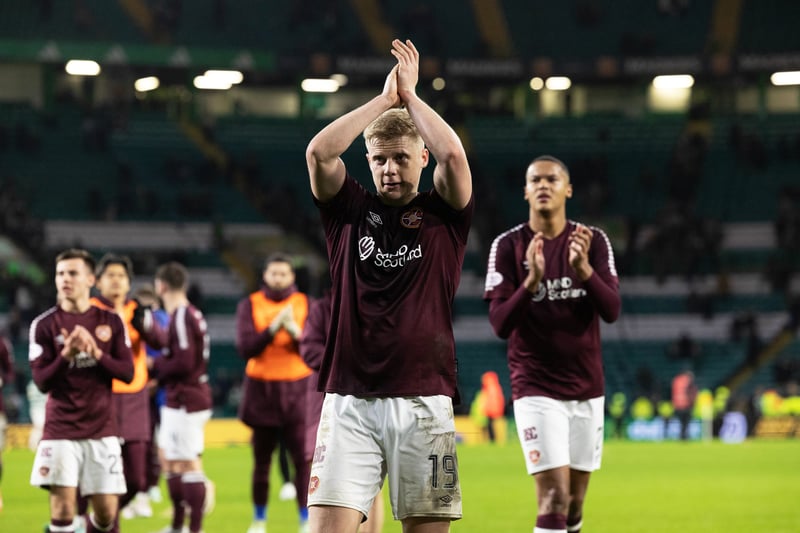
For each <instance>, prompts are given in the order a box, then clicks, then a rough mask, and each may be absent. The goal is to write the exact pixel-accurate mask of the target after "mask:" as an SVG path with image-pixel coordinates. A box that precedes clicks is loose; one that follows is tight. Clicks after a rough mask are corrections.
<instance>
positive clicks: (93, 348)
mask: <svg viewBox="0 0 800 533" xmlns="http://www.w3.org/2000/svg"><path fill="white" fill-rule="evenodd" d="M61 335H62V336H63V337H64V347H63V348H62V349H61V355H62V356H64V357H66V358H67V359H70V360H72V359H74V358H75V356H76V355H78V354H79V353H81V352H84V353H87V354H89V355H91V356H92V357H94V358H95V359H100V357H102V355H103V352H102V351H101V350H100V349H99V348H98V346H97V342H96V341H95V340H94V337H92V334H91V333H89V331H88V330H87V329H86V328H85V327H83V326H81V325H77V326H75V329H73V330H72V331H71V332H68V331H67V330H66V329H64V328H61Z"/></svg>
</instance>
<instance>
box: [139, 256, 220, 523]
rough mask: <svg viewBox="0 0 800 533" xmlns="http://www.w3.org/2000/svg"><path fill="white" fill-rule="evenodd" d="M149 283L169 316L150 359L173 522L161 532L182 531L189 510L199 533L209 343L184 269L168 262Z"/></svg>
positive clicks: (149, 321) (208, 404) (208, 407)
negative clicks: (162, 393)
mask: <svg viewBox="0 0 800 533" xmlns="http://www.w3.org/2000/svg"><path fill="white" fill-rule="evenodd" d="M154 285H155V290H156V294H157V295H158V296H159V297H160V298H161V301H162V302H163V304H164V309H165V310H166V311H167V312H168V313H169V315H170V320H169V329H168V332H167V336H166V342H165V343H164V345H163V346H162V348H163V350H162V352H163V355H162V356H161V357H157V358H155V359H149V361H151V362H152V363H151V364H152V368H151V371H152V374H153V377H155V378H156V379H157V380H158V383H159V385H161V386H163V387H164V388H165V389H166V391H167V403H166V405H165V406H163V407H162V408H161V427H160V429H159V433H158V445H159V447H160V448H161V449H162V450H163V453H164V459H165V462H166V469H167V474H166V475H167V487H168V489H169V496H170V499H171V500H172V524H170V525H169V526H167V527H166V528H164V529H163V530H162V531H163V532H164V533H171V532H175V533H181V531H182V530H183V528H184V521H185V520H186V508H187V507H188V509H189V531H190V533H199V532H200V530H201V529H202V525H203V514H204V510H205V508H206V497H207V491H206V482H207V479H206V476H205V474H204V472H203V464H202V461H201V459H200V457H201V455H202V453H203V449H204V445H205V439H204V437H205V434H204V429H205V425H206V423H207V422H208V420H209V419H210V418H211V388H210V387H209V384H208V374H207V369H208V358H209V356H210V353H211V352H210V351H211V341H210V339H209V336H208V325H207V324H206V320H205V318H204V317H203V313H201V312H200V310H199V309H197V308H196V307H194V306H193V305H192V304H191V303H189V298H188V297H187V294H186V291H187V289H188V287H189V273H188V271H187V270H186V268H185V267H184V266H183V265H181V264H179V263H176V262H174V261H173V262H169V263H165V264H163V265H161V266H159V267H158V269H157V270H156V273H155V281H154ZM143 327H144V328H145V329H150V328H153V327H155V326H154V323H153V321H152V317H150V318H149V319H145V320H144V322H143ZM155 340H156V339H154V341H155ZM148 342H150V341H148ZM209 497H210V495H209ZM184 503H185V504H186V506H184Z"/></svg>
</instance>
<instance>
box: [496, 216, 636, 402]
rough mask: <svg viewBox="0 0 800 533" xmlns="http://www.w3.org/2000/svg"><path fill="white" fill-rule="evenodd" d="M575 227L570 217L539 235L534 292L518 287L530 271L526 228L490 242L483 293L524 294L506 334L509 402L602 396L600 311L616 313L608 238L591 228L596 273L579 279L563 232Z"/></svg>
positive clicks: (504, 296)
mask: <svg viewBox="0 0 800 533" xmlns="http://www.w3.org/2000/svg"><path fill="white" fill-rule="evenodd" d="M576 226H577V224H576V223H575V222H573V221H568V223H567V226H566V228H565V230H564V231H563V232H561V234H560V235H559V236H557V237H556V238H554V239H545V241H544V256H545V273H544V276H543V278H542V281H541V283H540V285H539V288H538V290H537V292H536V293H535V294H530V293H528V291H527V290H526V289H525V288H524V287H523V286H522V282H523V281H524V280H525V278H526V277H527V275H528V271H529V266H528V264H527V260H526V259H525V251H526V250H527V248H528V244H529V243H530V241H531V240H532V239H533V235H534V232H533V231H532V230H531V228H530V226H529V225H528V224H527V223H525V224H520V225H519V226H516V227H514V228H511V229H510V230H508V231H506V232H504V233H502V234H500V235H499V236H498V237H497V238H496V239H495V240H494V242H493V243H492V247H491V250H490V252H489V264H488V268H487V272H486V290H485V292H484V299H486V300H501V301H502V300H508V299H509V298H512V296H515V293H517V292H518V291H524V292H525V293H526V294H524V298H525V299H526V300H527V304H525V305H524V306H523V307H521V308H520V310H518V311H517V312H516V313H515V316H514V317H513V320H514V327H513V330H512V332H511V335H510V336H509V338H508V367H509V370H510V372H511V388H512V393H513V397H514V399H515V400H516V399H518V398H521V397H524V396H547V397H550V398H555V399H558V400H587V399H589V398H595V397H598V396H603V394H604V388H605V382H604V376H603V362H602V357H601V345H600V322H599V317H600V316H601V315H602V316H604V317H606V319H607V320H609V321H613V320H615V319H616V317H617V315H618V314H619V308H620V298H619V280H618V278H617V272H616V268H615V265H614V254H613V251H612V249H611V243H610V241H609V240H608V237H607V236H606V234H605V233H604V232H603V231H602V230H600V229H599V228H595V227H592V228H590V229H591V230H592V232H593V237H592V242H591V245H590V248H589V263H590V264H591V265H592V268H593V269H594V274H593V275H592V276H591V277H590V278H589V279H588V280H586V281H585V282H584V281H581V280H580V278H579V277H578V275H577V274H576V273H575V271H574V270H573V269H572V267H571V266H570V264H569V235H570V233H572V232H573V231H574V230H575V228H576ZM490 313H491V310H490Z"/></svg>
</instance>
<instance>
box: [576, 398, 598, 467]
mask: <svg viewBox="0 0 800 533" xmlns="http://www.w3.org/2000/svg"><path fill="white" fill-rule="evenodd" d="M571 404H572V405H571V408H572V413H571V417H570V428H569V434H570V442H569V455H570V466H571V467H572V468H573V469H575V470H581V471H584V472H593V471H595V470H597V469H599V468H600V463H601V461H602V457H603V433H604V429H603V426H604V424H605V398H603V397H598V398H592V399H590V400H586V401H581V402H571Z"/></svg>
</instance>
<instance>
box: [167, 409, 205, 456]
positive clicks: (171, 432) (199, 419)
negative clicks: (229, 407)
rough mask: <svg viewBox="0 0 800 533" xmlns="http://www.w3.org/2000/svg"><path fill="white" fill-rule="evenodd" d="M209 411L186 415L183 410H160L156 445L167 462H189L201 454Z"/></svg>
mask: <svg viewBox="0 0 800 533" xmlns="http://www.w3.org/2000/svg"><path fill="white" fill-rule="evenodd" d="M210 417H211V411H210V410H204V411H197V412H194V413H187V412H186V410H185V409H176V408H172V407H162V408H161V426H160V427H159V434H158V445H159V447H160V448H161V449H162V450H163V451H164V457H165V459H167V460H168V461H178V460H191V459H194V458H196V457H197V456H198V455H200V454H201V453H202V452H203V449H204V446H205V431H204V430H205V425H206V423H207V422H208V420H209V418H210Z"/></svg>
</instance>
